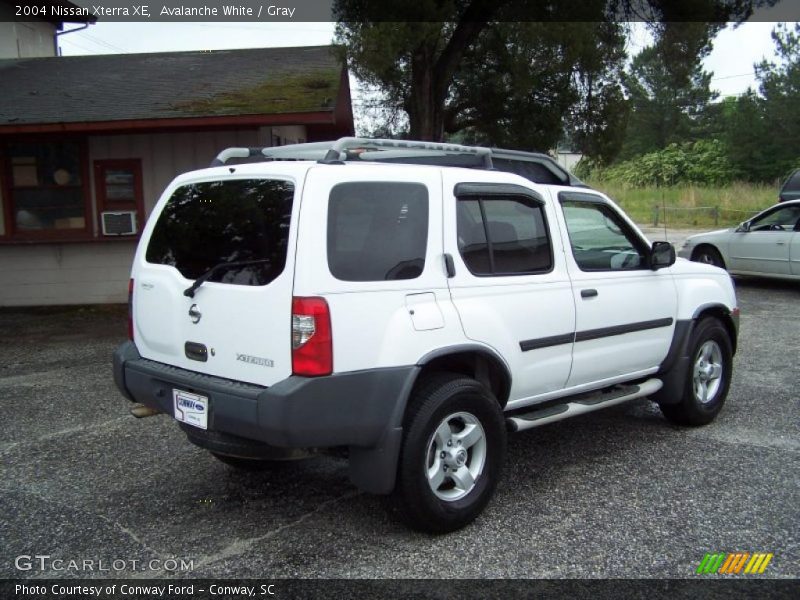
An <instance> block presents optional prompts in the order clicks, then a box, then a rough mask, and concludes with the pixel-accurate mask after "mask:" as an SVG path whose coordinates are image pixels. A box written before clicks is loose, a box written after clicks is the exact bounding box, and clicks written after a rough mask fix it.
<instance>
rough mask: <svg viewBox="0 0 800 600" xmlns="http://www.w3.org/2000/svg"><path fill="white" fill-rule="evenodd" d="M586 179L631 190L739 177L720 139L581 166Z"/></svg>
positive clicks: (717, 181)
mask: <svg viewBox="0 0 800 600" xmlns="http://www.w3.org/2000/svg"><path fill="white" fill-rule="evenodd" d="M579 168H580V171H581V174H582V177H583V178H587V179H595V180H600V181H610V182H614V183H622V184H625V185H627V186H630V187H645V186H653V185H655V186H659V187H661V186H669V185H676V184H681V183H693V184H698V185H724V184H726V183H730V182H731V181H733V180H734V178H735V177H736V174H737V173H736V169H735V168H734V167H733V165H732V164H731V162H730V160H729V159H728V155H727V151H726V148H725V145H724V144H723V143H722V142H721V141H719V140H700V141H697V142H686V143H683V144H670V145H669V146H667V147H666V148H664V149H663V150H659V151H658V152H651V153H649V154H644V155H642V156H639V157H637V158H634V159H631V160H627V161H625V162H622V163H618V164H616V165H613V166H611V167H608V168H605V169H602V168H599V167H594V166H592V165H590V164H588V163H587V164H586V165H584V164H583V162H582V163H581V164H580V165H579Z"/></svg>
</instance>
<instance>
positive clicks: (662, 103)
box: [620, 23, 719, 159]
mask: <svg viewBox="0 0 800 600" xmlns="http://www.w3.org/2000/svg"><path fill="white" fill-rule="evenodd" d="M718 30H719V25H717V24H710V23H667V24H663V27H661V28H660V30H659V33H658V35H659V36H660V37H658V38H657V39H656V42H655V43H654V44H653V45H652V46H649V47H647V48H645V49H643V50H642V51H641V52H640V53H639V54H637V55H636V56H635V57H634V58H633V60H632V61H631V66H630V69H629V71H628V72H627V73H626V74H625V77H624V84H625V89H626V92H627V95H628V98H629V102H630V117H629V122H628V128H627V132H626V136H625V142H624V145H623V150H622V153H621V156H620V158H622V159H627V158H631V157H633V156H639V155H642V154H647V153H649V152H654V151H657V150H660V149H662V148H665V147H667V146H668V145H669V144H672V143H680V142H684V141H688V140H692V139H695V138H696V137H697V135H696V134H697V132H698V129H699V127H700V124H701V118H702V115H703V111H704V109H705V107H706V106H707V105H708V103H709V102H710V101H711V100H712V99H714V98H715V94H713V93H712V92H711V89H710V86H709V84H710V81H711V74H709V73H706V72H705V71H703V68H702V61H703V59H704V58H705V57H706V56H707V55H708V53H709V52H710V51H711V40H712V39H713V36H714V35H715V34H716V32H717V31H718Z"/></svg>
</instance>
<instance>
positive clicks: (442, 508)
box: [392, 374, 506, 533]
mask: <svg viewBox="0 0 800 600" xmlns="http://www.w3.org/2000/svg"><path fill="white" fill-rule="evenodd" d="M476 424H478V425H480V428H477V427H476V426H475V425H476ZM461 425H463V426H464V427H463V428H462V429H459V427H460V426H461ZM440 426H443V427H442V429H441V430H440ZM437 430H439V431H440V433H441V431H444V430H448V431H450V434H448V435H450V436H451V437H449V438H448V441H451V442H453V443H452V445H449V444H446V443H441V444H439V442H440V441H442V440H444V437H442V436H436V435H435V434H436V432H437ZM470 430H473V431H475V434H474V436H470V438H469V439H467V437H466V436H465V437H464V438H463V442H464V444H463V448H464V450H463V451H462V450H460V449H459V448H458V447H459V446H461V441H462V438H461V436H463V435H464V434H466V433H467V432H468V431H470ZM479 436H482V437H479ZM476 438H477V441H472V440H474V439H476ZM454 440H455V442H454ZM467 444H469V446H467ZM445 447H447V452H450V454H447V459H445V458H444V456H443V454H446V453H445V452H444V448H445ZM437 448H441V449H442V451H441V452H439V451H438V450H437ZM467 448H468V449H467ZM505 450H506V428H505V420H504V419H503V412H502V410H501V409H500V405H499V403H498V402H497V399H496V398H494V396H493V395H492V394H491V393H490V392H489V391H488V390H486V388H484V387H483V386H482V385H481V384H480V383H478V382H477V381H475V380H474V379H470V378H468V377H465V376H463V375H455V374H437V375H434V376H432V377H428V378H426V379H425V380H424V381H423V382H421V383H420V385H419V386H418V387H417V389H416V390H415V391H414V393H413V395H412V398H411V402H410V404H409V408H408V411H407V413H406V419H405V426H404V436H403V445H402V448H401V452H400V460H399V464H398V475H397V485H396V486H395V490H394V493H393V496H392V500H393V504H394V505H395V506H396V507H397V508H398V509H399V512H400V514H401V515H402V517H403V518H404V520H405V521H406V523H408V525H409V526H411V527H412V528H414V529H418V530H421V531H426V532H429V533H446V532H449V531H454V530H456V529H460V528H461V527H464V526H465V525H467V524H468V523H470V522H471V521H473V520H474V519H475V518H476V517H477V516H478V515H479V514H480V513H481V511H482V510H483V509H484V508H485V507H486V505H487V504H488V502H489V500H490V499H491V497H492V495H493V494H494V491H495V488H496V487H497V483H498V481H499V480H500V475H501V472H502V468H503V460H504V457H505ZM481 457H483V458H481ZM448 461H450V462H451V463H452V464H456V465H460V466H458V467H449V468H450V474H447V475H443V477H445V478H446V479H445V480H444V481H443V482H442V483H441V484H439V485H438V487H437V491H436V492H434V489H433V485H436V484H435V483H433V484H432V483H429V480H428V476H427V474H428V473H429V472H431V471H433V472H434V473H438V467H439V466H441V467H442V469H443V471H442V473H446V472H447V470H448V467H447V463H448ZM464 468H466V469H467V470H470V469H480V470H479V471H477V472H476V475H475V476H474V478H473V476H472V475H469V478H470V479H474V481H473V483H472V486H471V487H468V486H467V485H464V486H463V488H466V489H462V488H459V486H458V485H456V480H455V479H450V478H451V477H453V474H454V473H462V472H463V471H462V470H463V469H464ZM459 480H461V481H466V480H465V479H461V476H460V477H459ZM459 494H462V495H461V496H460V497H459ZM442 495H449V496H450V497H448V498H442V497H441V496H442Z"/></svg>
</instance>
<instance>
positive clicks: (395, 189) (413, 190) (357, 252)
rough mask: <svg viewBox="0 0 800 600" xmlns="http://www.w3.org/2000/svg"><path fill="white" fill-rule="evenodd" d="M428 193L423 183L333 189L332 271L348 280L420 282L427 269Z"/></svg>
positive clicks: (345, 185) (330, 220)
mask: <svg viewBox="0 0 800 600" xmlns="http://www.w3.org/2000/svg"><path fill="white" fill-rule="evenodd" d="M427 246H428V190H427V188H426V187H425V186H424V185H422V184H419V183H398V182H353V183H341V184H339V185H337V186H335V187H334V188H333V189H332V190H331V195H330V201H329V203H328V268H329V269H330V272H331V274H332V275H333V276H334V277H336V278H337V279H340V280H342V281H386V280H394V279H414V278H416V277H419V276H420V275H421V274H422V271H423V269H424V268H425V250H426V248H427Z"/></svg>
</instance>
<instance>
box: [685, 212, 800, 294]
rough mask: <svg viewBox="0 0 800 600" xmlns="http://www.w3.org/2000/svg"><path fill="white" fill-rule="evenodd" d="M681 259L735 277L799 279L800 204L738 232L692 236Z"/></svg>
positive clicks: (757, 219) (762, 216) (762, 217)
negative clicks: (706, 265)
mask: <svg viewBox="0 0 800 600" xmlns="http://www.w3.org/2000/svg"><path fill="white" fill-rule="evenodd" d="M678 255H679V256H682V257H683V258H689V259H691V260H694V261H697V262H702V263H706V264H710V265H715V266H717V267H722V268H723V269H727V270H728V272H730V273H732V274H734V275H758V276H760V277H774V278H778V279H800V200H790V201H788V202H783V203H781V204H776V205H775V206H772V207H770V208H768V209H767V210H765V211H763V212H760V213H758V214H757V215H756V216H755V217H753V218H752V219H749V220H747V221H745V222H744V223H742V224H741V225H739V227H737V228H736V229H723V230H721V231H712V232H709V233H701V234H699V235H693V236H692V237H690V238H689V239H687V240H686V242H684V244H683V247H682V248H681V249H680V251H679V252H678Z"/></svg>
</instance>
